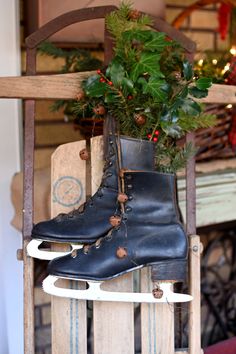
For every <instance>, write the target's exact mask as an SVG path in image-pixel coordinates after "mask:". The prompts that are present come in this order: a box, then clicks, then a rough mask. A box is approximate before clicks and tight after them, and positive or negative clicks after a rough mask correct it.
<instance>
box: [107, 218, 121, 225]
mask: <svg viewBox="0 0 236 354" xmlns="http://www.w3.org/2000/svg"><path fill="white" fill-rule="evenodd" d="M109 222H110V224H111V225H112V226H113V227H115V226H119V225H120V223H121V217H120V216H118V215H112V216H111V217H110V219H109Z"/></svg>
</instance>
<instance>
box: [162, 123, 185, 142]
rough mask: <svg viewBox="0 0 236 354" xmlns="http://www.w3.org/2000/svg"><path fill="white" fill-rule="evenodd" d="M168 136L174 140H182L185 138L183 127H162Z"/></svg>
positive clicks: (173, 125) (175, 125) (172, 125)
mask: <svg viewBox="0 0 236 354" xmlns="http://www.w3.org/2000/svg"><path fill="white" fill-rule="evenodd" d="M162 129H163V130H164V132H165V133H166V135H168V136H170V137H171V138H173V139H180V138H181V137H182V136H183V131H182V129H181V127H180V126H179V125H177V124H171V125H167V126H166V127H162Z"/></svg>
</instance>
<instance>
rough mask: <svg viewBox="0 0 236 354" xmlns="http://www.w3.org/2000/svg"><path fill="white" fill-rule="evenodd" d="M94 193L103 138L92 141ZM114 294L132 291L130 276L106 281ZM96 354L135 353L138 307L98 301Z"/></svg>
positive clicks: (101, 162)
mask: <svg viewBox="0 0 236 354" xmlns="http://www.w3.org/2000/svg"><path fill="white" fill-rule="evenodd" d="M91 166H92V194H94V193H95V192H96V190H97V188H98V186H99V184H100V181H101V176H102V168H103V149H102V137H96V138H92V139H91ZM103 288H104V289H106V290H111V291H132V290H133V278H132V274H128V275H125V276H122V277H119V278H118V279H115V280H112V281H109V282H106V284H104V285H103ZM93 316H94V317H93V323H94V354H111V353H115V354H124V353H125V354H134V305H133V304H132V303H130V304H129V303H119V302H117V303H112V302H94V306H93Z"/></svg>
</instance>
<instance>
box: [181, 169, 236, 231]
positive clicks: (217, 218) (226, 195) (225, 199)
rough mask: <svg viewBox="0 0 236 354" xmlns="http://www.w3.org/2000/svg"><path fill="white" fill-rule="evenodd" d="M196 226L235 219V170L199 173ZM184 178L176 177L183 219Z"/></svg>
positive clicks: (184, 208) (184, 202)
mask: <svg viewBox="0 0 236 354" xmlns="http://www.w3.org/2000/svg"><path fill="white" fill-rule="evenodd" d="M196 186H197V188H196V197H197V198H196V212H197V213H196V215H197V226H198V227H200V226H207V225H214V224H217V223H221V222H227V221H231V220H234V219H235V205H236V172H235V171H231V172H228V173H213V174H205V175H199V176H198V177H197V179H196ZM185 193H186V183H185V179H183V178H181V179H178V195H179V205H180V208H181V211H182V214H183V217H184V219H185V215H186V214H185V210H186V200H185Z"/></svg>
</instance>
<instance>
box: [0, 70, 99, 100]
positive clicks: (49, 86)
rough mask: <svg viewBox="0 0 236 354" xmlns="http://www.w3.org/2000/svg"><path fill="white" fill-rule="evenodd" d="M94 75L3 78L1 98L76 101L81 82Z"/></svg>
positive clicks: (76, 74) (0, 87) (89, 72)
mask: <svg viewBox="0 0 236 354" xmlns="http://www.w3.org/2000/svg"><path fill="white" fill-rule="evenodd" d="M93 73H95V72H92V71H88V72H82V73H73V74H61V75H39V76H19V77H1V78H0V97H1V98H34V99H49V98H55V99H56V98H62V99H76V95H77V94H78V92H79V91H80V84H81V82H82V81H83V80H84V79H86V78H87V77H88V76H90V75H91V74H93Z"/></svg>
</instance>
